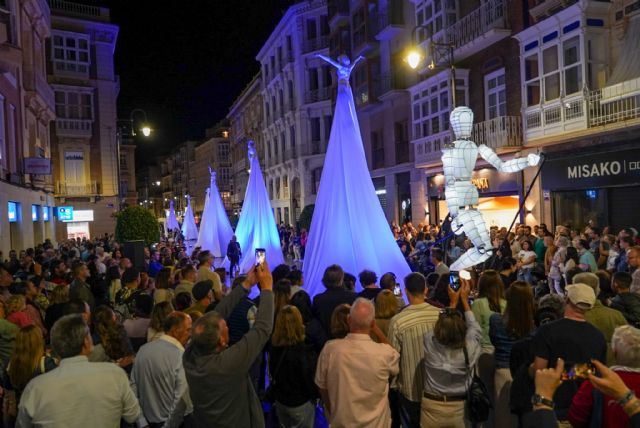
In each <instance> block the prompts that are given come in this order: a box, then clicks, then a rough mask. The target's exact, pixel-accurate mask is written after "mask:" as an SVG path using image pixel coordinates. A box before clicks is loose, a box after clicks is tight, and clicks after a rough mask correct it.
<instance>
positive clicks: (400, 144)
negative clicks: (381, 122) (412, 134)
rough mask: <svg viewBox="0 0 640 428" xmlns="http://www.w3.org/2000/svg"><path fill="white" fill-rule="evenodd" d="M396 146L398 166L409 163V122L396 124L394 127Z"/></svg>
mask: <svg viewBox="0 0 640 428" xmlns="http://www.w3.org/2000/svg"><path fill="white" fill-rule="evenodd" d="M393 133H394V138H395V146H396V164H399V163H404V162H409V135H408V133H409V131H408V130H407V122H406V121H403V122H396V123H394V125H393Z"/></svg>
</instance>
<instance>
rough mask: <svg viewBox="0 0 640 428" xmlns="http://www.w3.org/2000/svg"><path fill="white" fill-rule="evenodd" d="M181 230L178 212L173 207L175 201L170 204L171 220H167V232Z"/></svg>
mask: <svg viewBox="0 0 640 428" xmlns="http://www.w3.org/2000/svg"><path fill="white" fill-rule="evenodd" d="M175 230H180V225H179V224H178V219H177V218H176V210H175V208H174V206H173V201H171V202H169V218H167V232H169V231H175Z"/></svg>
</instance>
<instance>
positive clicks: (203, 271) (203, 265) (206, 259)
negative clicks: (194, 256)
mask: <svg viewBox="0 0 640 428" xmlns="http://www.w3.org/2000/svg"><path fill="white" fill-rule="evenodd" d="M212 266H213V254H211V251H209V250H204V251H203V252H201V253H200V254H198V275H197V277H196V281H204V280H207V279H208V280H210V281H211V282H212V283H213V297H214V298H215V300H216V302H219V301H220V300H222V282H221V281H220V276H218V274H217V273H215V272H214V271H213V270H212ZM193 297H194V298H195V299H197V297H196V296H195V295H194V296H193Z"/></svg>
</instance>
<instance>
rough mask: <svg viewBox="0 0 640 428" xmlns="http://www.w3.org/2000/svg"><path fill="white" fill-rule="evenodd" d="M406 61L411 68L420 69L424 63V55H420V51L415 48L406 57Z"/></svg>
mask: <svg viewBox="0 0 640 428" xmlns="http://www.w3.org/2000/svg"><path fill="white" fill-rule="evenodd" d="M405 61H407V63H408V64H409V67H411V68H412V69H413V70H415V69H416V68H418V65H420V62H421V61H422V55H421V54H420V51H418V49H417V48H413V49H411V50H410V51H409V53H408V54H407V56H406V57H405Z"/></svg>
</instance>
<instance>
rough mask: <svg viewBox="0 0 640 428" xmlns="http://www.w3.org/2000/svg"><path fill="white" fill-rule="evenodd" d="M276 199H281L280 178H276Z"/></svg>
mask: <svg viewBox="0 0 640 428" xmlns="http://www.w3.org/2000/svg"><path fill="white" fill-rule="evenodd" d="M276 199H280V177H276Z"/></svg>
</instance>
